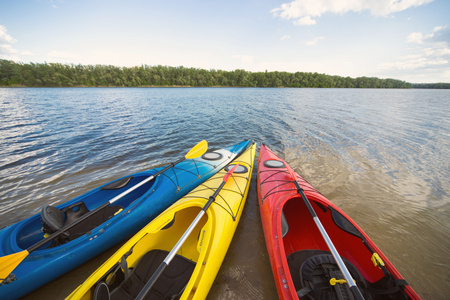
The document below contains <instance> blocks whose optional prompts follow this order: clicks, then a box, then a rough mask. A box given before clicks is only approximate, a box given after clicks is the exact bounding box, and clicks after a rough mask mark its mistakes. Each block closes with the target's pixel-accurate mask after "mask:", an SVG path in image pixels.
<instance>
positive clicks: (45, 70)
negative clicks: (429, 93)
mask: <svg viewBox="0 0 450 300" xmlns="http://www.w3.org/2000/svg"><path fill="white" fill-rule="evenodd" d="M0 86H5V87H7V86H16V87H17V86H24V87H146V86H190V87H213V86H221V87H305V88H412V84H410V83H408V82H404V81H400V80H395V79H379V78H375V77H357V78H351V77H341V76H331V75H326V74H319V73H309V72H295V73H289V72H277V71H275V72H267V71H265V72H249V71H245V70H240V69H238V70H234V71H223V70H214V69H212V70H204V69H196V68H185V67H182V66H179V67H170V66H160V65H159V66H149V65H141V66H136V67H129V68H128V67H117V66H111V65H74V64H60V63H27V64H26V63H17V62H14V61H10V60H0Z"/></svg>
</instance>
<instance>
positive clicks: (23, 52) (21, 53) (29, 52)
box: [20, 50, 34, 56]
mask: <svg viewBox="0 0 450 300" xmlns="http://www.w3.org/2000/svg"><path fill="white" fill-rule="evenodd" d="M20 55H23V56H33V55H34V53H33V52H31V51H26V50H25V51H22V52H20Z"/></svg>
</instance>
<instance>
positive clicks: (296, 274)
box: [288, 250, 372, 300]
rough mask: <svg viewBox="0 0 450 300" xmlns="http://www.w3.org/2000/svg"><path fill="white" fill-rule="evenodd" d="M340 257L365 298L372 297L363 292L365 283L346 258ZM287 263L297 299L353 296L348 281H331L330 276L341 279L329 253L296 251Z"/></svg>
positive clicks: (350, 299) (351, 299) (339, 271)
mask: <svg viewBox="0 0 450 300" xmlns="http://www.w3.org/2000/svg"><path fill="white" fill-rule="evenodd" d="M342 260H343V261H344V263H345V265H346V267H347V269H348V270H349V272H350V274H351V275H352V277H353V279H354V280H355V281H356V284H357V286H358V288H360V290H361V292H362V293H363V296H364V297H365V299H367V300H368V299H372V298H371V297H370V295H369V294H367V293H366V289H367V283H366V280H365V279H364V277H363V276H362V275H361V273H360V272H359V271H358V269H357V268H356V267H355V266H354V265H353V264H352V263H351V262H350V261H348V260H347V259H345V258H343V257H342ZM288 265H289V271H290V273H291V277H292V280H293V282H294V286H295V288H296V290H297V295H298V297H299V299H349V300H353V299H354V297H353V294H352V292H351V290H350V288H349V287H348V284H339V283H337V284H335V285H331V284H330V280H331V279H332V278H335V279H336V280H340V279H344V276H343V274H342V273H341V270H340V269H339V267H338V265H337V264H336V262H335V260H334V257H333V256H332V255H331V253H330V252H328V251H323V250H302V251H297V252H294V253H292V254H291V255H289V257H288Z"/></svg>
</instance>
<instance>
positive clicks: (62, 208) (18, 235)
mask: <svg viewBox="0 0 450 300" xmlns="http://www.w3.org/2000/svg"><path fill="white" fill-rule="evenodd" d="M149 176H150V174H142V175H137V176H129V177H125V178H121V179H118V180H115V181H112V182H110V183H108V184H106V185H104V186H102V187H100V188H97V189H94V190H92V191H90V192H88V193H86V194H84V195H81V196H79V197H77V198H76V199H73V200H72V201H69V202H67V203H64V204H62V205H59V206H57V207H55V206H51V205H46V206H44V207H43V208H42V209H41V213H40V214H39V215H35V216H34V217H32V218H30V219H29V220H28V221H27V222H25V223H23V224H21V225H20V226H17V227H16V228H15V229H14V232H13V236H14V237H15V239H16V242H17V247H18V249H14V251H20V250H21V249H27V248H28V247H30V246H31V245H33V244H35V243H37V242H39V241H41V240H42V239H43V238H44V236H45V235H47V234H52V233H54V232H56V231H58V230H59V229H61V228H63V227H64V226H67V225H68V224H70V223H72V222H74V221H76V220H78V219H80V218H82V217H83V216H85V215H86V214H87V213H89V212H90V211H92V210H94V209H95V208H97V207H99V206H101V205H102V204H104V203H106V202H108V201H110V200H111V199H113V198H114V197H116V196H118V195H120V194H121V193H123V192H124V191H126V190H128V189H129V188H131V187H133V186H135V185H137V184H138V183H139V182H141V181H143V180H145V179H146V178H148V177H149ZM156 180H157V179H155V180H151V181H149V182H147V183H145V184H143V185H141V186H140V187H138V188H136V189H135V190H133V191H132V192H130V193H128V194H126V195H124V196H123V197H121V198H120V199H117V201H115V202H114V203H113V204H111V205H109V206H107V207H105V208H103V209H101V210H99V211H98V212H96V213H94V214H92V215H91V216H89V217H87V218H85V219H84V220H82V221H81V222H80V223H79V224H77V225H75V226H73V227H72V228H70V229H69V230H68V231H67V232H64V233H63V234H62V235H61V236H60V237H58V238H56V239H55V240H54V241H53V242H52V243H48V244H46V245H45V246H43V247H44V248H49V247H55V246H58V245H61V244H64V243H67V242H69V241H72V240H74V239H76V238H78V237H80V236H82V235H84V234H86V233H89V232H90V231H92V230H93V229H95V228H96V227H98V226H100V225H101V224H103V223H105V222H106V221H107V220H109V219H111V218H112V217H113V216H114V215H116V214H118V213H119V212H120V211H121V210H122V209H125V208H127V207H129V206H130V205H131V204H132V203H134V202H135V201H136V200H138V199H140V198H141V197H142V196H144V195H145V194H147V193H148V192H149V191H150V190H151V189H152V187H153V185H154V184H155V181H156ZM12 246H13V248H15V246H14V245H12Z"/></svg>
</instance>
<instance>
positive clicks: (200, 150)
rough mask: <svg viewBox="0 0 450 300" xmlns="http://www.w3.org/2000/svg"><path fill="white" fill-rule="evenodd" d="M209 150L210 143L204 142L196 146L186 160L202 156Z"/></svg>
mask: <svg viewBox="0 0 450 300" xmlns="http://www.w3.org/2000/svg"><path fill="white" fill-rule="evenodd" d="M206 150H208V143H207V142H206V141H205V140H203V141H201V142H200V143H198V144H197V145H195V146H194V148H192V149H191V150H190V151H189V152H188V153H187V154H186V156H185V158H186V159H192V158H197V157H200V156H202V155H203V154H204V153H205V152H206Z"/></svg>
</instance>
